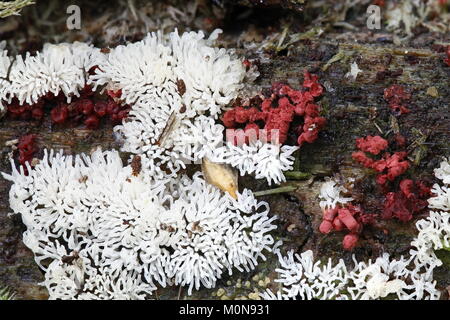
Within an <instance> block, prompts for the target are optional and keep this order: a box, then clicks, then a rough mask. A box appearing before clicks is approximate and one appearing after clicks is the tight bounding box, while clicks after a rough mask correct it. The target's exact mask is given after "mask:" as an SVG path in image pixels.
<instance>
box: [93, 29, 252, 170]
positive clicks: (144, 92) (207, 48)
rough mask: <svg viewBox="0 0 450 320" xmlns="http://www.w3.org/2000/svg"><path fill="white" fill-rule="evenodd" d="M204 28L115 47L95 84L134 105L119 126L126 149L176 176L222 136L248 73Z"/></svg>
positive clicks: (221, 139) (151, 37)
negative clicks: (224, 118)
mask: <svg viewBox="0 0 450 320" xmlns="http://www.w3.org/2000/svg"><path fill="white" fill-rule="evenodd" d="M220 32H221V30H216V31H214V32H213V33H212V34H211V35H210V37H209V38H208V39H204V34H203V33H202V32H198V33H196V32H188V33H183V34H182V35H181V36H180V35H179V34H178V32H177V31H175V32H172V33H170V34H169V35H162V33H151V34H149V35H148V36H147V37H146V38H145V39H144V40H142V41H140V42H137V43H133V44H129V45H126V46H118V47H117V48H115V49H112V50H111V52H110V53H109V54H108V55H107V56H106V58H105V60H104V61H103V62H101V63H100V64H99V65H98V67H99V68H98V69H96V74H95V75H93V76H91V78H90V81H91V83H92V84H93V85H94V87H96V86H98V85H106V87H107V88H110V89H113V90H116V91H117V90H121V99H123V100H124V101H125V102H126V103H129V104H132V109H131V111H130V112H129V114H128V118H127V120H126V121H124V123H123V124H122V125H119V126H116V127H115V128H114V131H115V133H116V135H117V137H119V138H120V139H121V140H122V141H123V146H122V150H123V151H127V152H133V153H145V154H146V155H147V156H148V159H152V161H149V162H148V163H147V165H148V167H149V168H154V167H157V166H165V167H167V168H168V169H169V170H170V171H171V173H172V175H176V174H177V173H178V171H179V170H180V169H181V168H184V167H185V166H186V164H188V163H193V162H194V163H198V162H199V161H200V160H201V159H202V158H203V157H204V156H205V154H206V153H207V152H209V151H210V150H214V149H215V148H217V147H219V146H220V145H221V144H222V141H223V130H224V128H223V126H222V125H219V124H216V123H215V121H214V120H215V119H216V118H217V117H218V116H219V114H220V112H221V111H222V110H223V109H224V108H225V107H226V106H227V105H228V104H229V103H230V102H231V101H232V100H233V99H235V98H236V97H237V95H238V92H239V90H240V89H241V88H242V86H243V84H242V80H243V79H244V76H245V75H246V72H245V68H244V66H243V64H242V61H241V60H240V59H237V57H235V55H234V53H233V52H232V51H230V50H225V49H219V48H215V47H212V46H211V45H212V44H213V43H214V40H215V39H216V38H217V35H218V33H220Z"/></svg>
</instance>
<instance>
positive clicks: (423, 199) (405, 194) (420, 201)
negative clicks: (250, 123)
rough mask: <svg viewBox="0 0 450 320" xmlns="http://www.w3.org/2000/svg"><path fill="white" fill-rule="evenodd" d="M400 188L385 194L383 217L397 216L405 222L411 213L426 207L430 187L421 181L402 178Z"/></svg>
mask: <svg viewBox="0 0 450 320" xmlns="http://www.w3.org/2000/svg"><path fill="white" fill-rule="evenodd" d="M399 187H400V190H399V191H397V192H389V193H387V194H386V198H385V201H384V210H383V213H382V215H381V217H382V218H383V219H392V218H397V219H398V220H400V221H403V222H407V221H410V220H411V219H412V218H413V215H415V214H418V213H420V212H421V211H423V210H425V209H426V208H427V205H428V202H427V199H428V198H429V197H430V196H431V193H430V188H429V187H427V186H426V185H425V184H424V183H423V182H420V181H419V182H417V181H413V180H410V179H404V180H402V181H401V182H400V185H399Z"/></svg>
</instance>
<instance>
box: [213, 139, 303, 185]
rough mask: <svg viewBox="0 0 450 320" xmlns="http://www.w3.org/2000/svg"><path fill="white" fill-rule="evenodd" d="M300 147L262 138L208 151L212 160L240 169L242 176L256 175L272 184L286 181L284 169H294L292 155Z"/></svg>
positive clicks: (228, 143) (227, 144) (229, 144)
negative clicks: (275, 142) (265, 140)
mask: <svg viewBox="0 0 450 320" xmlns="http://www.w3.org/2000/svg"><path fill="white" fill-rule="evenodd" d="M298 149H299V147H297V146H288V145H283V146H282V145H279V144H273V143H264V142H262V141H261V140H256V141H252V142H251V143H250V144H243V145H240V146H239V145H238V146H235V145H233V144H232V143H230V142H227V143H226V144H225V145H223V146H221V147H219V148H215V149H213V150H212V151H210V152H209V153H208V155H209V157H210V159H211V160H213V161H215V162H220V163H226V164H229V165H231V166H233V167H234V168H236V169H238V170H239V173H240V175H241V176H244V175H246V174H253V175H255V178H256V179H264V178H265V179H266V180H267V182H268V183H269V185H270V184H272V182H274V183H275V184H279V183H281V182H284V181H286V177H285V176H284V173H283V171H288V170H292V168H293V164H294V161H295V158H294V156H293V155H292V154H293V153H294V152H295V151H297V150H298Z"/></svg>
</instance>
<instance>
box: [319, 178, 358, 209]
mask: <svg viewBox="0 0 450 320" xmlns="http://www.w3.org/2000/svg"><path fill="white" fill-rule="evenodd" d="M347 192H348V191H347V189H346V188H345V187H344V186H341V185H339V184H338V183H337V182H336V181H335V180H333V179H331V178H329V177H327V178H325V182H324V183H323V184H322V186H321V188H320V194H319V198H320V199H321V201H320V202H319V205H320V208H321V209H322V210H323V211H324V210H327V209H334V208H335V207H336V206H337V205H338V204H341V205H345V204H347V203H349V202H351V201H353V198H351V197H348V198H346V197H343V196H342V195H341V194H342V193H344V194H345V193H347Z"/></svg>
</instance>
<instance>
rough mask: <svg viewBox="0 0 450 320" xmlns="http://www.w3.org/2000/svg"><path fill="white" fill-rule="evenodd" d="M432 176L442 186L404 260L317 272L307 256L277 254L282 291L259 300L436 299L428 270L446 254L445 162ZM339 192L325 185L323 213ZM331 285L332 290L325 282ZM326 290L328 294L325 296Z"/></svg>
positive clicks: (449, 197)
mask: <svg viewBox="0 0 450 320" xmlns="http://www.w3.org/2000/svg"><path fill="white" fill-rule="evenodd" d="M434 173H435V176H436V177H437V178H438V179H440V180H442V182H443V183H444V186H440V185H439V184H435V185H434V186H433V188H432V192H433V193H434V195H435V196H434V197H431V198H430V199H429V200H428V202H429V208H430V209H434V210H435V211H431V212H430V215H429V216H428V217H427V218H424V219H421V220H419V221H417V223H416V227H417V230H418V231H419V234H418V235H417V237H416V238H415V239H414V240H413V241H412V242H411V246H412V247H413V248H412V249H411V250H410V252H409V254H410V256H409V258H403V257H401V258H400V259H392V258H390V257H389V255H388V254H387V253H384V254H383V255H382V256H381V257H379V258H377V259H376V260H375V262H371V261H369V262H368V263H365V262H357V261H356V260H355V258H353V259H354V264H355V267H354V268H353V269H352V270H350V269H348V268H347V267H346V266H345V264H344V263H343V261H342V260H340V261H339V262H338V263H337V264H335V265H334V266H331V262H330V261H328V264H327V265H324V266H321V265H320V261H316V262H314V259H313V254H312V251H306V252H304V253H302V254H301V255H298V254H296V255H295V259H294V253H293V252H289V253H288V255H287V257H283V256H282V255H281V254H280V253H279V252H278V256H279V262H280V268H278V269H276V271H277V272H278V273H279V278H278V279H277V280H275V281H276V282H279V283H281V284H282V286H283V287H282V290H281V291H278V292H277V293H273V292H272V291H270V290H267V291H266V292H264V293H263V294H262V297H263V298H265V299H297V298H301V299H354V300H357V299H361V300H367V299H381V298H385V297H387V296H388V295H392V296H393V297H396V298H397V299H400V300H411V299H415V300H420V299H439V298H440V291H439V290H438V289H437V288H436V281H433V270H434V269H435V267H437V266H441V265H442V261H441V260H440V259H439V258H438V257H437V256H436V254H435V251H436V250H441V249H445V250H448V249H449V248H450V213H449V210H450V206H449V203H450V193H449V182H450V164H449V161H448V160H444V161H442V162H441V164H440V167H439V168H437V169H435V170H434ZM340 191H342V190H340V189H339V188H337V189H336V186H335V182H334V181H332V180H329V181H327V182H325V183H324V185H323V187H322V190H321V197H322V199H324V201H323V202H321V207H322V208H328V207H333V206H334V205H335V203H337V202H341V203H345V202H346V201H347V200H348V199H346V200H345V201H344V202H342V200H338V201H336V199H341V198H340ZM330 279H331V280H333V281H332V284H331V285H330V284H328V282H327V281H329V280H330ZM324 288H328V290H324Z"/></svg>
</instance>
